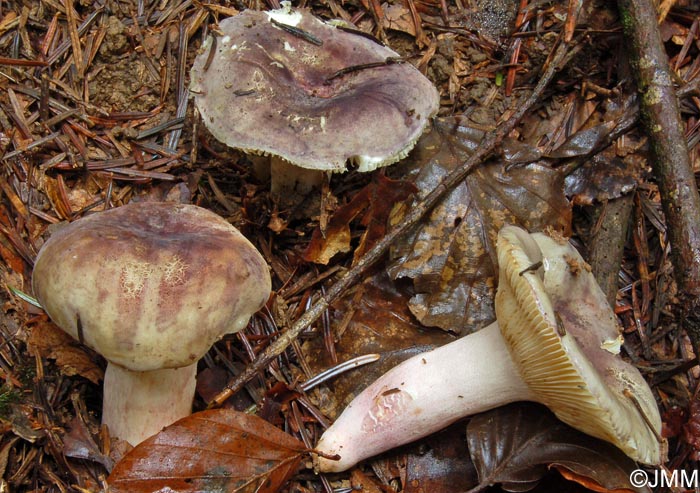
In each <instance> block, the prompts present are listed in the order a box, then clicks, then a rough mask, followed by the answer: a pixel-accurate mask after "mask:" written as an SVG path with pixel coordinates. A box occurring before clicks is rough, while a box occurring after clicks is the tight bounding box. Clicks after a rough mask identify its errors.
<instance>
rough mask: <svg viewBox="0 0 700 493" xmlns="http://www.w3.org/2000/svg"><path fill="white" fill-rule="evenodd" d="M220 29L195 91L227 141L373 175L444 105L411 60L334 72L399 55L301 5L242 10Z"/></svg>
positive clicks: (306, 163) (400, 154)
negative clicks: (298, 7) (348, 165)
mask: <svg viewBox="0 0 700 493" xmlns="http://www.w3.org/2000/svg"><path fill="white" fill-rule="evenodd" d="M273 22H274V23H273ZM280 24H284V25H285V26H291V27H292V28H293V29H297V30H301V31H302V32H304V33H307V34H308V35H310V36H311V37H307V38H303V37H301V36H299V35H295V34H292V33H290V32H288V31H287V30H284V29H283V28H281V27H280ZM219 28H220V30H221V32H222V35H220V36H218V37H217V38H216V42H214V41H212V38H209V39H208V40H207V41H206V42H205V44H204V46H203V49H202V52H201V53H200V54H199V55H198V56H197V58H196V59H195V61H194V65H193V66H192V71H191V79H192V80H191V84H190V90H191V91H192V92H193V93H194V94H195V103H196V106H197V108H198V110H199V112H200V114H201V116H202V120H203V121H204V124H205V125H206V126H207V128H208V129H209V131H210V132H211V133H212V134H213V135H214V137H216V138H217V139H218V140H220V141H221V142H224V143H225V144H227V145H228V146H230V147H235V148H238V149H241V150H243V151H245V152H251V153H262V154H272V155H275V156H278V157H280V158H282V159H284V160H286V161H289V162H291V163H293V164H295V165H297V166H300V167H302V168H309V169H317V170H330V171H345V170H346V169H347V168H346V163H347V162H348V161H350V162H353V163H354V164H355V165H356V166H357V167H358V168H359V170H360V171H371V170H373V169H375V168H377V167H380V166H385V165H388V164H391V163H394V162H396V161H398V160H400V159H402V158H404V157H405V156H406V155H407V154H408V152H409V151H410V150H411V149H412V148H413V146H414V145H415V143H416V141H417V140H418V137H419V136H420V135H421V133H422V132H423V129H424V128H425V126H426V125H427V124H428V121H429V118H430V117H432V116H433V115H434V114H435V113H436V112H437V110H438V107H439V96H438V93H437V90H436V89H435V87H434V86H433V84H432V83H431V82H430V81H429V80H428V79H426V78H425V77H424V76H423V75H422V74H421V73H420V72H419V71H418V70H417V69H416V68H415V67H413V66H412V65H410V64H409V63H389V64H385V65H382V66H377V67H374V68H365V69H363V70H355V71H350V72H348V73H346V74H344V75H339V76H336V77H332V76H333V75H334V74H337V73H338V72H339V71H340V70H343V69H347V68H348V67H353V66H354V67H357V66H359V65H364V64H373V63H381V62H385V61H386V60H387V59H389V60H392V59H394V60H395V59H398V55H397V53H395V52H394V51H392V50H390V49H389V48H387V47H385V46H383V45H381V44H379V43H378V42H376V41H374V40H371V39H368V38H367V37H363V36H361V35H359V34H354V33H351V32H348V31H345V30H341V29H339V28H336V27H334V26H333V25H331V24H328V23H325V22H323V21H321V20H320V19H318V18H316V17H315V16H313V15H312V14H311V13H309V12H307V11H305V10H290V9H288V8H287V9H285V8H283V9H279V10H273V11H269V12H259V11H253V10H246V11H244V12H241V13H240V14H238V15H236V16H234V17H230V18H227V19H224V20H222V21H221V22H220V23H219ZM211 50H215V53H214V54H213V55H212V54H210V51H211Z"/></svg>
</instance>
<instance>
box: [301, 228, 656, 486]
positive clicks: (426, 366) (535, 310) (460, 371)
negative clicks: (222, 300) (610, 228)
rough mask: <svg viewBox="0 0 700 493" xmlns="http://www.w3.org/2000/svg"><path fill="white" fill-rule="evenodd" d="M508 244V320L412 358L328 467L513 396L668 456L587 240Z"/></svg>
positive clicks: (342, 431) (332, 436) (342, 423)
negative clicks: (582, 247) (583, 244)
mask: <svg viewBox="0 0 700 493" xmlns="http://www.w3.org/2000/svg"><path fill="white" fill-rule="evenodd" d="M497 253H498V266H499V284H498V290H497V294H496V320H497V321H496V322H494V323H492V324H491V325H489V326H487V327H485V328H483V329H481V330H479V331H478V332H475V333H473V334H470V335H468V336H466V337H463V338H461V339H458V340H456V341H454V342H452V343H449V344H447V345H445V346H442V347H440V348H437V349H435V350H433V351H430V352H427V353H423V354H420V355H417V356H414V357H412V358H410V359H408V360H406V361H404V362H403V363H401V364H400V365H398V366H396V367H394V368H393V369H392V370H390V371H389V372H387V373H386V374H384V375H383V376H382V377H380V378H379V379H378V380H377V381H375V382H374V383H372V384H371V385H370V386H369V387H367V388H366V389H365V390H364V391H362V392H361V393H360V394H359V395H358V396H357V397H355V399H354V400H353V401H352V402H351V403H350V404H349V405H348V406H347V407H346V408H345V410H344V411H343V412H342V414H341V415H340V417H339V418H338V419H337V420H336V421H335V422H334V423H333V425H332V426H331V427H330V428H328V429H327V430H326V431H325V433H324V434H323V436H322V437H321V439H320V441H319V443H318V445H317V446H316V450H317V451H318V452H319V455H318V456H316V457H315V463H316V464H315V465H316V468H317V470H319V471H322V472H333V471H343V470H345V469H348V468H350V467H352V466H353V465H355V464H356V463H357V462H359V461H361V460H363V459H365V458H368V457H371V456H374V455H376V454H379V453H380V452H383V451H386V450H389V449H391V448H394V447H397V446H399V445H402V444H405V443H408V442H411V441H413V440H416V439H418V438H421V437H424V436H426V435H428V434H430V433H433V432H435V431H437V430H439V429H441V428H443V427H445V426H447V425H448V424H450V423H452V422H454V421H456V420H458V419H460V418H463V417H466V416H470V415H472V414H476V413H479V412H483V411H486V410H488V409H492V408H495V407H498V406H502V405H505V404H507V403H510V402H514V401H536V402H540V403H542V404H544V405H546V406H547V407H548V408H549V409H550V410H552V411H553V412H554V414H556V415H557V417H558V418H559V419H561V420H562V421H564V422H565V423H567V424H569V425H571V426H573V427H574V428H576V429H578V430H580V431H583V432H584V433H587V434H589V435H592V436H595V437H598V438H600V439H603V440H606V441H608V442H610V443H612V444H614V445H615V446H617V447H618V448H620V449H621V450H622V451H623V452H624V453H626V454H627V455H628V456H629V457H631V458H632V459H634V460H637V461H640V462H643V463H646V464H659V463H660V462H661V460H662V455H663V454H662V447H661V445H662V443H661V442H662V440H661V438H660V430H661V418H660V416H659V411H658V408H657V406H656V402H655V400H654V396H653V395H652V393H651V390H650V389H649V386H648V385H647V384H646V382H645V380H644V379H643V377H642V376H641V374H640V373H639V371H638V370H637V369H636V368H635V367H633V366H632V365H630V364H629V363H626V362H625V361H623V360H622V358H621V357H620V356H619V351H620V346H621V343H622V336H621V334H620V332H619V330H618V327H617V325H616V321H615V314H614V313H613V311H612V309H611V308H610V306H609V305H608V304H607V301H606V299H605V295H604V294H603V292H602V291H601V289H600V287H599V286H598V284H597V283H596V282H595V279H594V277H593V275H592V274H591V272H590V271H589V269H588V266H587V264H586V263H585V262H584V261H583V259H582V258H581V256H580V255H579V253H578V252H577V251H576V249H574V248H573V247H572V246H571V245H569V244H568V243H567V242H566V241H561V240H560V241H557V240H556V239H554V238H551V237H549V236H547V235H545V234H542V233H535V234H532V235H530V234H528V233H527V232H525V231H524V230H522V229H520V228H517V227H515V226H506V227H504V228H502V229H501V231H500V232H499V235H498V242H497ZM336 454H337V455H338V456H340V459H339V460H331V459H329V457H331V456H334V455H336Z"/></svg>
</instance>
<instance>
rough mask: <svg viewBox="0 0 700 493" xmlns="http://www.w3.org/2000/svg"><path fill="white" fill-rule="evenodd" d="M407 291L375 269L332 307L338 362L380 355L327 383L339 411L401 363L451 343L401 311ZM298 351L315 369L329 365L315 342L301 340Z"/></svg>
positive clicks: (446, 336)
mask: <svg viewBox="0 0 700 493" xmlns="http://www.w3.org/2000/svg"><path fill="white" fill-rule="evenodd" d="M410 292H411V291H410V289H406V286H402V285H400V284H399V285H397V284H396V283H394V281H392V280H391V279H390V278H389V277H388V275H387V274H386V273H385V272H384V271H379V272H376V273H375V274H374V275H372V276H370V277H368V278H367V279H365V281H364V282H363V283H362V284H360V285H359V286H357V287H356V288H355V289H354V290H352V291H350V292H349V293H348V294H347V295H346V296H344V297H343V298H342V299H341V300H340V301H338V302H337V303H334V304H333V306H332V310H331V328H332V332H333V334H336V336H337V340H336V345H335V350H336V353H337V355H338V361H340V362H342V361H346V360H348V359H350V358H353V357H355V356H358V355H361V354H371V353H377V354H380V355H381V358H380V359H379V361H377V362H375V363H372V364H369V365H365V366H362V367H361V368H358V369H355V370H351V371H349V372H347V373H344V374H342V375H340V376H338V377H336V378H335V379H334V380H333V391H334V392H333V393H334V396H335V397H336V399H337V400H338V401H339V402H340V403H341V404H343V406H340V407H341V409H342V407H344V404H347V403H348V402H349V400H350V399H351V398H352V397H353V396H354V395H355V394H356V393H357V392H359V391H360V390H362V389H364V388H365V387H366V386H367V385H369V384H370V383H372V382H373V381H374V380H376V379H377V378H379V376H380V375H382V374H383V373H385V372H386V371H388V370H389V369H391V368H392V367H393V366H395V365H397V364H398V363H400V362H401V361H403V360H405V359H407V358H409V357H411V356H413V355H415V354H418V353H420V352H423V351H428V350H429V349H432V348H434V347H436V346H441V345H443V344H446V343H448V342H450V341H452V340H454V337H452V336H450V335H449V334H446V333H444V332H443V331H441V330H435V329H426V328H425V327H422V326H421V325H420V324H419V323H418V322H417V321H416V320H415V318H414V317H413V316H412V315H411V312H410V311H409V310H408V307H407V301H408V299H409V297H410ZM303 349H304V354H305V355H306V359H307V361H308V363H309V365H310V366H311V368H312V369H314V370H315V371H317V372H318V371H321V370H324V369H326V368H328V367H330V366H332V365H333V362H332V361H331V359H330V357H329V355H328V352H327V351H325V350H324V349H323V341H322V340H321V338H315V339H311V340H309V341H307V342H305V343H304V346H303ZM339 410H340V409H336V410H335V411H339ZM330 411H331V410H329V412H330Z"/></svg>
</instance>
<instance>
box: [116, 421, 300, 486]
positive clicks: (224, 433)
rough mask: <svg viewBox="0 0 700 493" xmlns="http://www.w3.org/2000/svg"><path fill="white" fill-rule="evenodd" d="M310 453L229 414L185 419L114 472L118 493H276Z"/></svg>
mask: <svg viewBox="0 0 700 493" xmlns="http://www.w3.org/2000/svg"><path fill="white" fill-rule="evenodd" d="M305 453H306V447H304V444H302V443H301V442H300V441H298V440H297V439H296V438H294V437H292V436H291V435H288V434H286V433H284V432H283V431H282V430H280V429H278V428H276V427H274V426H272V425H271V424H270V423H268V422H267V421H265V420H263V419H261V418H258V417H257V416H253V415H249V414H245V413H239V412H237V411H232V410H230V409H215V410H211V411H203V412H200V413H196V414H193V415H191V416H188V417H186V418H183V419H181V420H179V421H177V422H176V423H174V424H173V425H171V426H168V427H167V428H165V429H164V430H163V431H161V432H160V433H158V434H157V435H154V436H153V437H151V438H149V439H148V440H146V441H144V442H143V443H141V444H140V445H138V446H137V447H135V448H134V449H133V450H131V452H129V453H128V454H126V456H124V458H123V459H122V460H121V461H120V462H119V463H118V464H117V465H116V466H115V467H114V470H113V471H112V474H111V475H110V476H109V478H108V479H107V483H108V484H109V485H110V491H111V492H113V493H146V492H148V493H151V492H154V491H177V492H179V493H194V492H214V491H216V492H227V493H253V492H255V493H276V492H277V491H279V489H280V487H281V485H282V484H284V483H285V482H286V481H287V479H288V478H289V477H290V476H291V475H292V474H294V472H295V471H296V469H297V467H298V466H299V463H300V462H301V459H302V457H303V455H304V454H305Z"/></svg>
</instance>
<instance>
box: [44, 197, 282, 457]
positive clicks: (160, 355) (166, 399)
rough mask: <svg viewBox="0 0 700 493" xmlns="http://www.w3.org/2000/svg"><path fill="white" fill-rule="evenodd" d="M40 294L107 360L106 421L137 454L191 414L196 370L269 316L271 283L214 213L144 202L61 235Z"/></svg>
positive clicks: (59, 320)
mask: <svg viewBox="0 0 700 493" xmlns="http://www.w3.org/2000/svg"><path fill="white" fill-rule="evenodd" d="M32 287H33V290H34V294H35V296H36V297H37V299H38V300H39V302H40V303H41V305H42V306H43V307H44V310H45V311H46V313H47V314H48V315H49V317H50V318H51V319H52V320H53V321H54V322H55V323H56V324H57V325H58V326H59V327H61V328H62V329H63V330H65V331H66V332H67V333H68V334H70V335H71V336H73V337H74V338H76V339H77V340H78V341H80V343H82V344H85V345H86V346H88V347H90V348H92V349H94V350H95V351H97V352H98V353H100V354H102V356H104V357H105V359H106V360H107V362H108V363H107V370H106V372H105V379H104V395H103V409H102V422H103V423H104V424H106V425H107V426H108V427H109V430H110V433H111V434H112V436H116V437H119V438H121V439H123V440H126V441H128V442H129V443H131V444H132V445H137V444H138V443H140V442H141V441H143V440H144V439H145V438H147V437H149V436H151V435H153V434H155V433H157V432H158V431H160V429H161V428H162V427H164V426H167V425H169V424H171V423H172V422H174V421H176V420H178V419H180V418H182V417H184V416H187V415H189V414H190V413H191V411H192V400H193V397H194V391H195V375H196V371H197V361H198V360H199V358H200V357H202V356H203V355H204V354H205V353H206V352H207V351H208V350H209V348H210V347H211V345H212V344H213V343H214V342H215V341H216V340H217V339H219V338H220V337H221V336H223V335H224V334H229V333H233V332H237V331H239V330H241V329H243V328H244V327H245V326H246V325H247V323H248V320H249V319H250V317H251V316H252V315H253V313H255V312H256V311H258V310H259V309H260V308H261V307H262V306H263V305H264V303H265V302H266V301H267V299H268V296H269V293H270V274H269V271H268V268H267V265H266V263H265V261H264V259H263V258H262V256H261V255H260V253H258V251H257V250H256V249H255V247H254V246H253V245H252V244H251V243H250V242H249V241H248V240H247V239H246V238H245V237H244V236H243V235H242V234H241V233H240V232H239V231H238V230H237V229H236V228H234V227H233V226H231V225H230V224H229V223H228V222H226V221H225V220H224V219H223V218H221V217H219V216H217V215H216V214H214V213H213V212H210V211H208V210H206V209H203V208H201V207H197V206H194V205H177V204H170V203H153V202H143V203H131V204H128V205H125V206H122V207H118V208H116V209H111V210H109V211H105V212H99V213H96V214H93V215H91V216H86V217H84V218H82V219H78V220H76V221H74V222H72V223H71V224H69V225H67V226H65V227H63V228H62V229H60V230H58V231H57V232H55V233H54V234H53V235H52V236H51V237H50V238H49V239H48V240H47V241H46V243H45V244H44V245H43V247H42V248H41V250H40V252H39V255H38V256H37V258H36V262H35V264H34V272H33V275H32Z"/></svg>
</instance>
